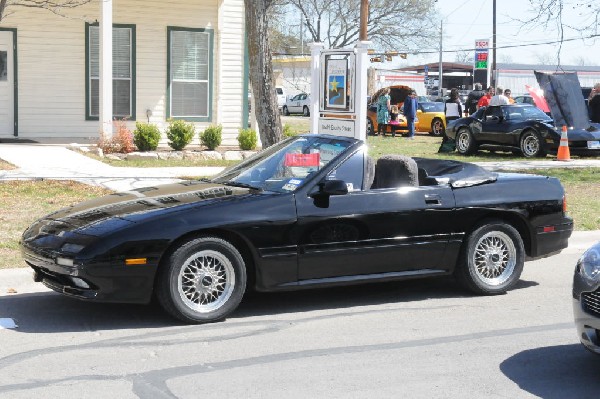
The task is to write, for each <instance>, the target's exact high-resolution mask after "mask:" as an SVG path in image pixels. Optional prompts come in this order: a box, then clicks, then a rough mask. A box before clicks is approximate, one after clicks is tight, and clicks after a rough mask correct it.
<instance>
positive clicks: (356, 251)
mask: <svg viewBox="0 0 600 399" xmlns="http://www.w3.org/2000/svg"><path fill="white" fill-rule="evenodd" d="M362 169H363V154H362V153H361V152H360V151H359V152H358V153H356V154H355V155H354V156H352V157H351V158H349V159H348V160H347V161H345V162H344V163H343V164H342V165H341V166H340V167H339V168H337V169H336V170H335V171H334V172H332V174H331V175H330V176H329V177H330V178H333V179H338V180H343V181H345V182H346V184H348V185H349V189H350V192H349V193H348V194H346V195H337V196H331V197H330V198H329V204H328V206H326V207H318V206H316V204H315V202H314V201H313V199H312V198H310V197H306V196H297V198H296V206H297V211H298V224H297V237H298V250H299V258H298V260H299V263H298V278H299V280H300V281H306V280H313V279H326V278H332V277H341V276H356V275H363V276H364V275H375V274H382V273H395V272H396V273H397V272H404V273H406V272H410V271H412V272H413V273H419V271H421V270H424V269H425V270H430V271H434V270H435V271H443V270H448V269H449V268H450V266H449V260H448V259H445V258H444V253H445V249H446V244H447V242H448V238H449V233H451V232H452V231H453V225H452V220H451V219H452V215H453V211H452V209H453V208H454V206H455V201H454V194H453V193H452V189H451V188H450V186H448V185H439V186H421V187H405V188H397V189H391V188H390V189H369V188H368V187H364V186H363V184H362V183H363V180H362V178H363V174H362Z"/></svg>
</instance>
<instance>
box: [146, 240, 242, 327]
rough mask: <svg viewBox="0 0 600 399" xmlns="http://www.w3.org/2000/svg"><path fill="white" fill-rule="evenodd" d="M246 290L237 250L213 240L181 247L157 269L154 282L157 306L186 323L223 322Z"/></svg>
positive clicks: (191, 241)
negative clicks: (158, 304) (157, 273)
mask: <svg viewBox="0 0 600 399" xmlns="http://www.w3.org/2000/svg"><path fill="white" fill-rule="evenodd" d="M245 290H246V267H245V264H244V260H243V258H242V256H241V255H240V253H239V252H238V250H237V249H236V248H235V247H234V246H233V245H232V244H231V243H229V242H227V241H225V240H222V239H220V238H216V237H199V238H195V239H192V240H190V241H187V242H185V243H183V244H182V245H181V246H179V248H177V249H176V250H175V251H174V252H173V253H171V255H170V256H169V257H168V258H167V260H166V262H165V264H163V265H162V266H161V269H160V271H159V275H158V277H157V281H156V296H157V298H158V301H159V303H160V304H161V306H162V307H163V309H165V311H166V312H167V313H169V314H170V315H171V316H173V317H175V318H177V319H179V320H182V321H184V322H186V323H210V322H214V321H219V320H222V319H224V318H225V317H226V316H227V315H229V314H230V313H231V312H233V311H234V310H235V309H236V308H237V307H238V305H239V303H240V301H241V300H242V296H243V295H244V291H245Z"/></svg>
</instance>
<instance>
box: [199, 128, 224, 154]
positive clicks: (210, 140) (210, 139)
mask: <svg viewBox="0 0 600 399" xmlns="http://www.w3.org/2000/svg"><path fill="white" fill-rule="evenodd" d="M222 131H223V126H221V125H217V126H214V125H211V126H209V127H207V128H206V130H205V131H203V132H200V143H201V144H202V145H203V146H205V147H208V149H209V150H214V149H215V148H217V147H218V146H220V145H221V140H222V138H221V133H222Z"/></svg>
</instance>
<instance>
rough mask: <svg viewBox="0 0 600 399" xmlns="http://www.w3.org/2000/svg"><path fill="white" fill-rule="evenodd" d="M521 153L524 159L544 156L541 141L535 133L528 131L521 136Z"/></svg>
mask: <svg viewBox="0 0 600 399" xmlns="http://www.w3.org/2000/svg"><path fill="white" fill-rule="evenodd" d="M520 147H521V153H522V154H523V156H525V157H526V158H533V157H542V156H544V155H546V152H545V151H544V148H543V144H542V139H541V137H540V135H539V134H538V133H537V132H534V131H532V130H529V131H527V132H525V133H523V136H521V145H520Z"/></svg>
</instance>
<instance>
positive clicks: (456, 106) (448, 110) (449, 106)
mask: <svg viewBox="0 0 600 399" xmlns="http://www.w3.org/2000/svg"><path fill="white" fill-rule="evenodd" d="M444 114H446V122H448V121H453V120H455V119H458V118H460V117H461V116H462V104H461V103H460V99H459V97H458V89H457V88H453V89H452V90H450V98H449V99H447V100H446V103H445V104H444Z"/></svg>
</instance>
